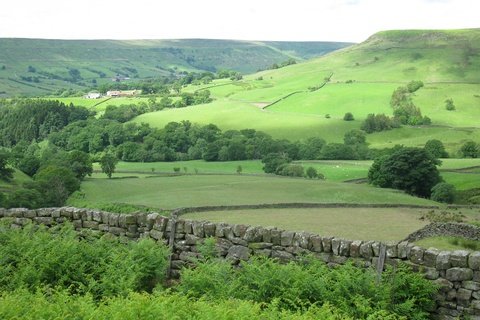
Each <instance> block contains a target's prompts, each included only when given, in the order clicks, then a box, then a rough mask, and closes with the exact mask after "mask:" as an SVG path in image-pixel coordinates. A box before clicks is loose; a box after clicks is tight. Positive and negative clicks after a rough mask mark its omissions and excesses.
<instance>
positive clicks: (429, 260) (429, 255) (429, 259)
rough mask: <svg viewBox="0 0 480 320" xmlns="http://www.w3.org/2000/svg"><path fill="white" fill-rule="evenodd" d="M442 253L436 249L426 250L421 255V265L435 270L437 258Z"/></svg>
mask: <svg viewBox="0 0 480 320" xmlns="http://www.w3.org/2000/svg"><path fill="white" fill-rule="evenodd" d="M440 252H442V250H439V249H436V248H428V250H427V251H425V253H424V254H423V264H424V266H426V267H431V268H436V266H437V257H438V255H439V254H440Z"/></svg>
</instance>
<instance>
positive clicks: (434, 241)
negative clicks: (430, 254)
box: [414, 236, 478, 252]
mask: <svg viewBox="0 0 480 320" xmlns="http://www.w3.org/2000/svg"><path fill="white" fill-rule="evenodd" d="M464 242H465V240H464V241H462V240H459V239H458V238H451V237H439V236H437V237H431V238H426V239H422V240H419V241H416V242H414V244H415V245H417V246H420V247H423V248H427V249H428V248H430V247H433V248H437V249H440V250H448V251H455V250H467V251H470V252H473V251H478V250H476V249H475V250H474V249H471V248H469V247H466V246H464V245H462V243H464ZM477 243H478V242H477Z"/></svg>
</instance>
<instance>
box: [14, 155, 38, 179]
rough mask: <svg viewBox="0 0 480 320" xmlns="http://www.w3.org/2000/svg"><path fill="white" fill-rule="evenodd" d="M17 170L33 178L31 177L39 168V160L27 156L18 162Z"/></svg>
mask: <svg viewBox="0 0 480 320" xmlns="http://www.w3.org/2000/svg"><path fill="white" fill-rule="evenodd" d="M17 168H18V169H19V170H21V171H22V172H24V173H25V174H27V175H29V176H30V177H33V175H34V174H35V173H37V170H38V168H40V159H38V158H37V157H35V156H32V155H27V156H25V157H24V158H23V159H22V160H20V162H19V163H18V165H17Z"/></svg>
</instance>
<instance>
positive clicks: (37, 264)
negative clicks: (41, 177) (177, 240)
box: [0, 222, 168, 299]
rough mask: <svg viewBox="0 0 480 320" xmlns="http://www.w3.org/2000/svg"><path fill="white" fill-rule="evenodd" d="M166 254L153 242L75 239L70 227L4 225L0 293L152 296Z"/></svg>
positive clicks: (91, 236)
mask: <svg viewBox="0 0 480 320" xmlns="http://www.w3.org/2000/svg"><path fill="white" fill-rule="evenodd" d="M37 228H38V231H35V230H36V229H37ZM123 242H124V241H123ZM167 255H168V254H167V249H166V248H164V247H162V246H160V245H158V244H157V243H155V242H154V241H153V240H152V239H141V240H140V241H139V242H134V241H127V242H125V243H122V242H121V241H120V239H119V238H117V237H112V236H111V235H106V236H102V237H98V234H97V236H95V234H93V233H92V234H88V233H87V234H86V235H85V236H84V237H82V238H79V237H78V233H77V232H76V231H75V229H74V228H73V226H72V225H66V226H65V227H56V228H51V229H47V228H46V227H45V226H43V225H41V226H37V225H33V224H27V225H25V226H24V228H23V229H9V228H8V224H7V222H3V223H2V224H1V225H0V257H2V258H1V260H0V270H1V271H0V291H14V290H15V289H16V288H25V289H27V290H29V291H31V292H34V291H36V290H37V289H38V288H41V287H43V286H49V287H51V288H58V289H59V290H66V289H68V290H70V291H71V292H72V293H83V294H85V293H88V294H90V295H92V296H93V297H94V299H99V298H101V297H107V296H115V295H119V294H126V293H127V292H128V291H129V290H134V291H139V292H140V291H147V292H151V291H152V290H153V288H154V287H155V286H156V284H157V283H158V282H159V281H161V280H162V279H163V278H164V277H165V275H166V266H167Z"/></svg>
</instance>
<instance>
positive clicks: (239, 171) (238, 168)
mask: <svg viewBox="0 0 480 320" xmlns="http://www.w3.org/2000/svg"><path fill="white" fill-rule="evenodd" d="M242 172H243V168H242V166H241V165H238V167H237V173H238V174H241V173H242Z"/></svg>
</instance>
